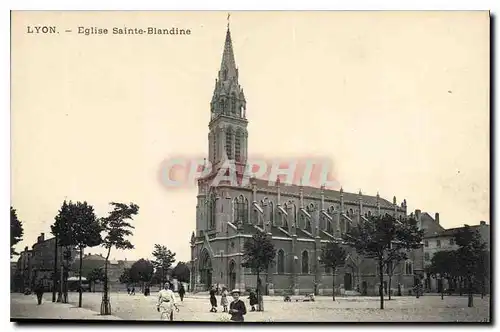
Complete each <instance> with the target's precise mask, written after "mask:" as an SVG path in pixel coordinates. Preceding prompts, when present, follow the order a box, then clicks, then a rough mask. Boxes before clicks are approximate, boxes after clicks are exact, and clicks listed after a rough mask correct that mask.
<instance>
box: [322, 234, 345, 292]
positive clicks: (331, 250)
mask: <svg viewBox="0 0 500 332" xmlns="http://www.w3.org/2000/svg"><path fill="white" fill-rule="evenodd" d="M346 258H347V254H346V251H345V250H344V248H342V246H341V245H339V244H338V243H337V242H334V241H329V242H328V243H326V244H325V245H324V246H323V248H321V255H320V257H319V261H320V263H321V264H322V265H323V266H324V267H327V268H330V269H332V276H333V278H332V280H333V282H332V289H333V300H334V301H335V274H336V273H337V268H338V267H340V266H344V264H345V260H346Z"/></svg>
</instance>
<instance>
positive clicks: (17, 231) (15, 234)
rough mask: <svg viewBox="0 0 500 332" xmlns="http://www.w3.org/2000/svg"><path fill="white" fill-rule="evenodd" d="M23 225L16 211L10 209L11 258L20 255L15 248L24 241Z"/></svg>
mask: <svg viewBox="0 0 500 332" xmlns="http://www.w3.org/2000/svg"><path fill="white" fill-rule="evenodd" d="M23 234H24V229H23V223H22V222H21V221H20V220H19V219H18V218H17V213H16V209H14V208H13V207H12V206H11V207H10V258H12V256H13V255H19V253H17V252H16V251H15V250H14V246H15V245H16V244H18V243H19V242H20V241H21V240H22V239H23Z"/></svg>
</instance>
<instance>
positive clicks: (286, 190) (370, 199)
mask: <svg viewBox="0 0 500 332" xmlns="http://www.w3.org/2000/svg"><path fill="white" fill-rule="evenodd" d="M255 182H256V184H257V188H259V189H264V190H271V191H276V190H277V189H276V185H275V184H274V182H272V181H271V185H270V183H269V181H268V180H264V179H255ZM251 186H252V185H251V183H250V182H249V183H248V185H247V186H246V187H249V188H250V187H251ZM299 189H300V186H297V185H287V184H285V183H282V184H281V194H282V195H286V194H294V195H299ZM302 190H303V194H304V196H316V197H318V198H320V197H321V188H316V187H309V186H303V187H302ZM323 192H324V196H325V199H334V200H340V191H337V190H330V189H324V191H323ZM343 195H344V202H353V203H357V202H359V194H354V193H349V192H346V191H344V193H343ZM362 199H363V204H368V205H377V197H376V196H369V195H364V194H363V195H362ZM379 203H380V207H385V208H394V205H393V204H392V203H391V202H389V201H388V200H386V199H384V198H382V197H380V198H379ZM398 208H399V209H401V207H400V206H398Z"/></svg>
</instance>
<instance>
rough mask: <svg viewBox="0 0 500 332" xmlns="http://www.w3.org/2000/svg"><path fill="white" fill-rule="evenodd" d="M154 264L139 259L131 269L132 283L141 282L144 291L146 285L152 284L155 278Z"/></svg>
mask: <svg viewBox="0 0 500 332" xmlns="http://www.w3.org/2000/svg"><path fill="white" fill-rule="evenodd" d="M153 271H154V268H153V264H152V263H151V262H150V261H149V260H147V259H143V258H141V259H139V260H138V261H137V262H135V263H134V264H132V266H131V267H130V280H131V281H132V282H134V283H135V282H140V283H141V288H142V289H144V283H147V282H150V281H151V279H152V278H153Z"/></svg>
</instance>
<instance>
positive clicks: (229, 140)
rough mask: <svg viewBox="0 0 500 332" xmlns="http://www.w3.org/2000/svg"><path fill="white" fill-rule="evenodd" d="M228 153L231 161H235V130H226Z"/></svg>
mask: <svg viewBox="0 0 500 332" xmlns="http://www.w3.org/2000/svg"><path fill="white" fill-rule="evenodd" d="M226 153H227V157H228V158H229V159H233V128H231V127H229V128H227V129H226Z"/></svg>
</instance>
